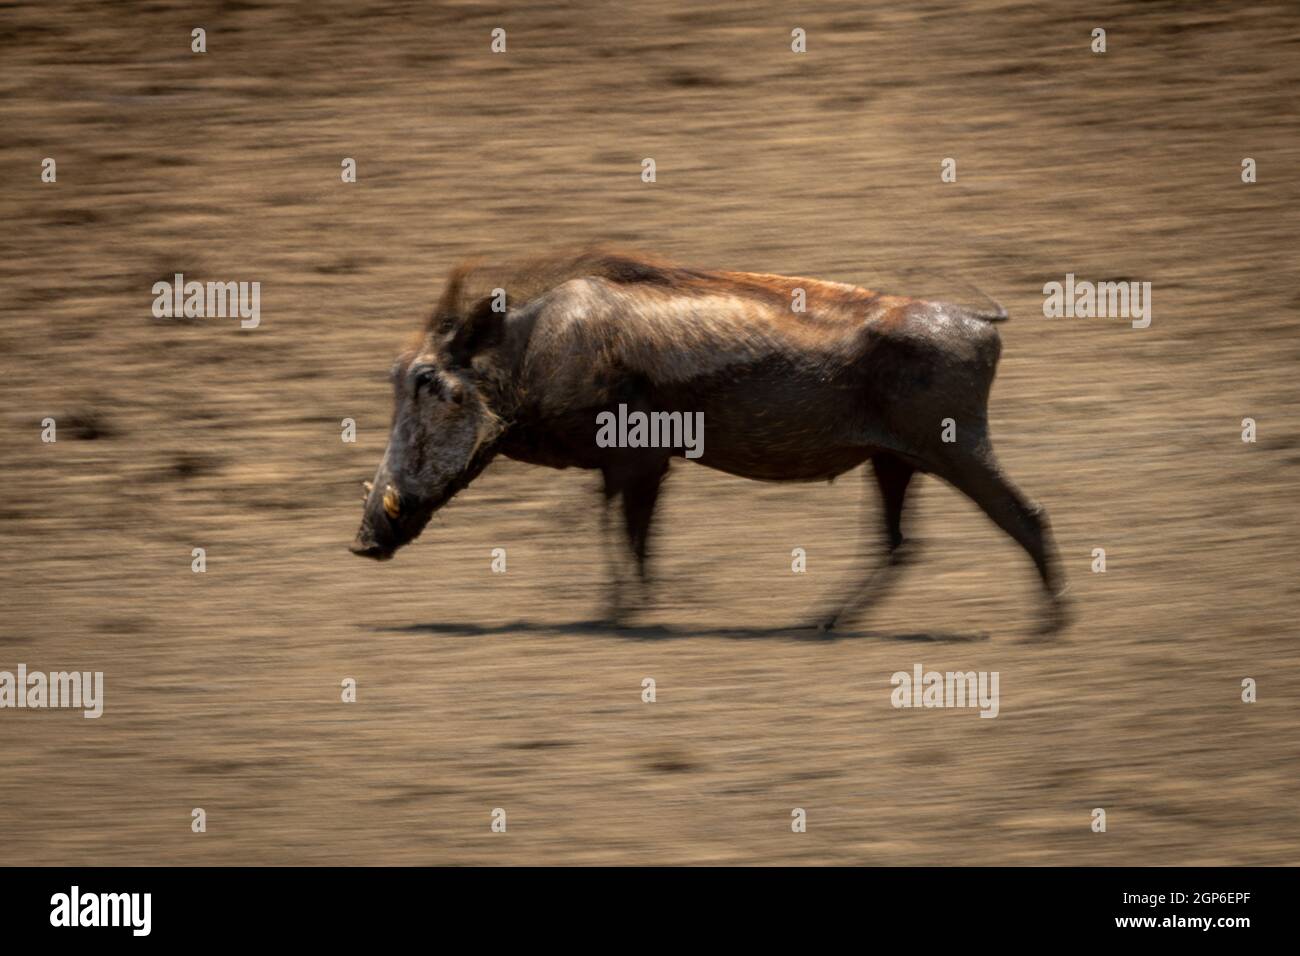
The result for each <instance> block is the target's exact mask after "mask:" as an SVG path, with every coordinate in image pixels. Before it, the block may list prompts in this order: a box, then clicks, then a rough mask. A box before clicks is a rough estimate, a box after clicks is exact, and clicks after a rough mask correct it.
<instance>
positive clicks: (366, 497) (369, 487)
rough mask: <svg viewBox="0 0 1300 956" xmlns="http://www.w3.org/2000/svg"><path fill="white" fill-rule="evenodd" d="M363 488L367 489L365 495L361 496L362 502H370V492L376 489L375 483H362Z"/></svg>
mask: <svg viewBox="0 0 1300 956" xmlns="http://www.w3.org/2000/svg"><path fill="white" fill-rule="evenodd" d="M361 487H362V488H364V489H366V491H365V494H363V495H362V496H361V500H362V501H368V500H369V499H370V492H371V490H372V489H373V488H374V487H375V483H374V482H373V481H363V482H361Z"/></svg>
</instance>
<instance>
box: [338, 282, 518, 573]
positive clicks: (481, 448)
mask: <svg viewBox="0 0 1300 956" xmlns="http://www.w3.org/2000/svg"><path fill="white" fill-rule="evenodd" d="M459 297H460V289H459V279H458V277H456V276H453V279H452V282H451V283H450V284H449V286H448V290H447V292H446V293H445V294H444V296H443V301H442V303H441V304H440V305H439V308H438V311H436V312H435V313H434V316H433V319H431V320H430V322H429V325H428V327H427V329H426V330H425V331H424V333H423V334H422V336H421V339H420V341H419V342H418V344H417V346H416V348H414V349H412V350H410V351H408V352H406V353H404V354H403V355H402V356H401V357H399V358H398V360H397V362H396V363H395V364H394V365H393V369H392V373H391V377H392V382H393V424H392V429H391V431H390V432H389V436H388V448H387V450H385V452H384V458H383V460H382V461H381V462H380V463H379V469H378V470H377V471H376V472H375V477H374V480H373V481H372V482H367V483H366V494H365V510H364V513H363V515H362V517H361V527H360V529H359V530H358V531H357V537H356V540H355V541H353V542H352V545H351V549H350V550H351V551H352V553H353V554H358V555H361V556H363V557H367V558H376V559H378V560H386V559H388V558H391V557H392V556H393V552H394V551H396V550H397V549H398V548H400V547H401V546H402V545H404V544H406V543H407V542H409V541H411V540H413V539H414V538H415V537H416V536H418V535H419V533H420V532H421V531H423V530H424V526H425V525H426V524H427V523H428V521H429V518H430V517H431V516H432V515H433V513H434V512H435V511H437V510H438V509H439V508H441V507H442V506H443V505H444V504H446V502H447V501H448V500H449V499H450V498H451V497H452V496H453V495H455V494H456V492H458V491H460V489H461V488H463V487H465V485H467V484H468V483H469V482H470V481H471V480H472V479H473V478H474V477H475V476H476V475H477V474H478V473H479V472H480V471H482V470H483V468H484V467H485V466H486V465H487V463H488V462H489V461H490V460H491V458H492V456H493V454H494V452H495V445H496V439H497V438H498V437H499V436H500V434H501V431H502V428H503V425H502V422H501V419H500V418H499V417H498V415H497V414H496V412H494V411H493V409H492V408H491V407H490V404H489V401H490V396H489V392H490V389H489V387H488V384H489V380H490V375H488V374H486V372H485V369H484V367H483V363H482V362H480V363H479V367H477V368H476V367H475V363H474V357H475V355H476V354H479V353H481V352H482V351H483V350H484V349H485V348H488V347H490V346H491V345H492V344H494V343H495V341H496V339H497V338H499V335H500V331H501V326H502V321H503V319H504V316H502V315H498V314H494V313H493V312H492V310H491V304H490V302H489V301H487V300H485V301H483V302H481V303H479V304H478V305H476V306H474V307H473V308H471V309H470V310H469V311H468V314H458V311H457V307H456V306H457V302H458V300H459Z"/></svg>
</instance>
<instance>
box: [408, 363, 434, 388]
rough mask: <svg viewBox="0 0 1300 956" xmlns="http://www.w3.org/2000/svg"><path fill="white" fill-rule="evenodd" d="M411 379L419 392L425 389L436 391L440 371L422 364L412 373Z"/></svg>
mask: <svg viewBox="0 0 1300 956" xmlns="http://www.w3.org/2000/svg"><path fill="white" fill-rule="evenodd" d="M411 381H412V383H413V385H414V387H415V391H416V392H417V393H419V392H420V391H422V390H424V389H432V390H435V391H436V390H437V388H438V373H437V372H436V371H435V370H434V369H432V368H430V367H429V366H427V365H422V366H420V367H419V368H417V369H415V371H414V372H412V373H411Z"/></svg>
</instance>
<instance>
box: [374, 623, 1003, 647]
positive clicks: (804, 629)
mask: <svg viewBox="0 0 1300 956" xmlns="http://www.w3.org/2000/svg"><path fill="white" fill-rule="evenodd" d="M358 626H360V627H363V628H366V629H369V630H377V631H382V632H386V633H405V634H435V635H442V636H446V637H496V636H504V635H510V634H553V635H556V636H557V637H559V636H565V635H576V634H590V635H592V636H596V637H613V638H621V639H623V640H670V639H674V638H688V637H722V638H728V639H731V640H805V641H837V640H845V639H849V640H863V639H876V640H886V641H924V642H932V643H949V642H954V643H974V642H978V641H987V640H988V639H989V635H988V634H987V633H984V632H970V633H963V632H956V631H898V632H884V631H880V630H863V629H848V630H836V631H831V632H828V633H824V632H821V631H819V630H818V629H817V628H816V627H814V626H811V625H799V624H791V625H787V626H785V627H779V626H778V627H715V626H712V625H707V624H705V625H701V626H699V627H676V626H667V625H662V624H647V625H637V624H632V625H620V624H614V623H611V622H609V621H604V620H599V619H594V620H583V621H571V622H543V621H512V622H511V623H509V624H479V623H475V622H471V621H436V622H432V623H429V624H406V625H402V626H400V627H366V626H365V625H358Z"/></svg>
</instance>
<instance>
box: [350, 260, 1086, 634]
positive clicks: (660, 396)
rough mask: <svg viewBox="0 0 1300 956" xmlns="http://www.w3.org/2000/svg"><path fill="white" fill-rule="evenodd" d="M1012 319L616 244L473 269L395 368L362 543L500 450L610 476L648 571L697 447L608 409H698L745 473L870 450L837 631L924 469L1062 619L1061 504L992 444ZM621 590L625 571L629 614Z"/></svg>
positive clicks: (831, 468) (806, 475)
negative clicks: (385, 437)
mask: <svg viewBox="0 0 1300 956" xmlns="http://www.w3.org/2000/svg"><path fill="white" fill-rule="evenodd" d="M501 290H504V293H503V292H502V291H501ZM798 290H802V295H800V294H799V291H798ZM800 299H802V300H803V305H804V308H803V310H802V311H801V310H799V309H798V308H796V307H794V306H795V305H796V304H797V303H798V302H799V300H800ZM1005 318H1006V312H1005V311H1003V310H1001V309H1000V307H999V310H998V311H997V312H995V313H980V312H975V311H972V310H970V309H968V308H963V307H959V306H955V305H951V304H945V303H940V302H932V301H926V300H922V299H913V298H905V297H901V296H892V295H883V294H878V293H875V292H871V291H868V290H866V289H860V288H856V287H854V286H849V285H841V284H838V283H832V282H822V281H818V280H814V279H800V278H787V277H785V276H776V275H760V274H751V273H740V272H715V271H703V270H697V269H688V268H683V267H679V266H674V265H669V264H665V263H660V262H656V261H652V260H649V259H646V258H642V257H639V256H632V255H626V254H620V253H612V252H606V251H590V250H588V251H584V252H581V253H577V254H573V255H567V256H555V257H551V258H549V259H546V260H543V261H540V262H537V263H534V264H533V265H532V266H531V267H528V268H525V269H522V270H519V271H517V272H513V273H499V272H497V273H494V272H493V271H491V270H487V269H482V268H470V267H461V268H459V269H457V270H455V271H454V272H453V273H452V275H451V277H450V279H449V281H448V283H447V286H446V289H445V291H444V293H443V295H442V298H441V300H440V301H439V303H438V305H437V307H436V308H435V310H434V312H433V314H432V316H431V317H430V318H429V320H428V321H427V323H426V324H425V325H424V327H423V328H422V330H421V331H420V333H419V337H418V339H417V340H416V341H415V342H414V343H413V344H412V347H411V348H409V349H408V350H407V351H406V352H404V353H403V354H402V355H401V356H400V357H399V359H398V360H397V362H396V364H395V365H394V366H393V369H392V383H393V394H394V413H393V424H392V431H391V434H390V436H389V441H388V449H387V451H386V452H385V453H384V458H383V461H382V462H381V463H380V465H379V469H378V471H377V472H376V473H375V477H374V481H373V483H369V484H368V490H367V494H366V496H365V513H364V515H363V517H362V521H361V528H360V530H359V531H358V533H357V538H356V541H355V542H354V543H353V544H352V548H351V550H352V551H353V552H354V553H355V554H359V555H364V556H366V557H371V558H380V559H385V558H389V557H391V556H392V554H393V552H394V551H395V550H396V549H397V548H399V547H401V546H402V545H403V544H406V543H407V542H408V541H410V540H412V539H413V538H415V537H416V536H417V535H418V534H419V533H420V531H421V530H422V529H423V528H424V526H425V524H426V523H427V522H428V520H429V517H430V516H431V515H432V514H433V513H434V512H435V511H437V510H438V509H439V508H441V507H442V506H443V505H444V504H446V503H447V501H448V500H449V499H450V498H451V497H452V496H453V495H455V494H456V493H457V492H458V491H460V490H461V489H462V488H464V487H465V486H466V485H467V484H469V483H470V481H472V480H473V479H474V478H475V477H476V476H477V475H478V474H479V472H481V471H482V470H483V468H484V467H486V466H487V464H488V463H489V462H491V461H492V459H493V458H494V457H495V456H497V455H505V456H507V457H509V458H513V459H516V460H518V461H524V462H530V463H533V464H538V465H549V466H551V467H554V468H569V467H576V468H589V469H599V470H600V472H601V473H602V475H603V478H604V497H605V502H606V505H607V506H608V505H609V504H610V502H612V501H613V499H615V498H619V499H620V500H621V505H622V515H623V523H624V525H625V528H626V537H627V542H628V545H629V546H630V548H631V553H632V556H633V558H634V561H635V569H636V571H637V574H638V577H639V579H640V581H641V582H642V583H643V584H644V582H645V578H646V557H647V542H648V540H649V534H650V527H651V519H652V517H653V515H654V509H655V502H656V499H657V498H658V495H659V490H660V483H661V482H662V480H663V478H664V475H665V473H666V472H667V470H668V465H669V461H670V459H671V458H672V457H674V456H682V455H683V453H684V449H683V448H680V447H678V448H667V447H637V448H628V447H602V444H608V443H607V442H606V443H600V442H598V441H597V432H598V424H597V423H598V420H599V418H600V417H601V416H602V413H609V412H613V411H615V410H619V407H620V406H623V405H625V406H627V410H629V414H630V412H636V411H640V412H644V413H654V412H661V413H662V412H667V413H669V414H670V415H671V414H672V413H681V416H682V417H683V418H685V417H686V416H694V415H696V414H697V413H703V422H704V423H705V426H706V429H707V440H706V441H703V442H702V443H701V444H700V446H699V447H698V448H696V449H695V450H694V454H693V455H692V457H696V456H697V455H698V457H697V458H696V460H698V461H699V463H700V464H703V465H708V466H709V467H711V468H716V469H718V470H720V471H724V472H728V473H730V474H733V475H742V476H744V477H746V478H755V479H760V480H765V481H821V480H829V479H832V478H834V477H836V476H837V475H840V474H842V473H844V472H846V471H848V470H849V469H851V468H853V467H855V466H857V465H859V464H861V463H863V462H864V461H867V460H868V459H870V461H871V465H872V468H871V470H872V473H873V475H874V478H875V482H876V484H877V486H878V487H879V489H880V496H881V499H882V502H883V505H884V548H883V550H882V552H881V553H880V554H879V556H878V558H877V559H876V560H875V561H874V563H873V567H872V568H871V569H870V570H869V572H868V573H866V574H864V575H863V577H862V578H861V579H860V580H858V581H857V582H856V583H855V585H854V587H853V588H852V589H851V591H849V592H848V593H847V594H845V595H844V596H843V597H842V599H840V600H838V601H836V602H835V603H834V605H833V606H832V607H831V609H830V610H828V611H827V613H826V614H825V615H823V616H821V617H820V618H819V623H820V625H821V626H823V627H825V628H830V627H832V626H834V625H835V624H836V622H838V621H841V620H843V619H844V618H845V617H846V615H848V614H849V613H851V612H852V613H856V612H858V611H860V610H861V609H862V608H864V607H865V606H866V605H867V604H868V603H870V601H872V600H873V599H875V598H876V597H878V596H879V595H880V594H881V593H883V590H884V588H885V586H886V585H887V584H888V583H889V582H890V581H892V580H893V579H894V578H895V577H896V575H895V574H894V573H893V572H894V571H895V570H896V569H897V568H898V567H899V566H900V565H901V564H903V563H904V562H905V560H907V558H908V555H909V551H910V548H909V547H907V545H906V544H905V541H904V538H903V532H902V526H901V519H902V512H903V499H904V496H905V495H906V493H907V488H908V485H909V483H910V482H911V481H912V477H913V475H915V474H916V473H917V472H918V471H919V472H930V473H933V474H935V475H938V476H939V477H940V478H943V479H944V480H945V481H947V482H949V483H950V484H952V485H953V486H954V487H956V488H957V489H958V490H960V491H961V492H963V493H965V494H966V495H968V496H969V497H970V498H971V499H972V500H973V501H975V502H976V503H977V504H978V505H979V506H980V507H981V508H983V509H984V511H985V513H987V514H988V516H989V517H990V518H991V519H992V520H993V521H994V523H996V524H997V525H998V526H999V527H1000V528H1002V530H1003V531H1005V532H1006V533H1007V534H1009V535H1010V536H1011V537H1012V538H1014V539H1015V540H1016V542H1018V543H1019V544H1020V546H1021V547H1023V548H1024V549H1025V550H1026V551H1027V552H1029V556H1030V557H1031V558H1032V559H1033V561H1034V564H1035V565H1036V566H1037V569H1038V573H1039V575H1040V576H1041V578H1042V583H1043V587H1044V589H1045V590H1046V595H1047V614H1046V615H1045V618H1044V626H1043V630H1044V631H1051V630H1055V629H1057V628H1059V627H1060V626H1061V625H1062V624H1063V623H1064V621H1065V617H1066V614H1065V610H1066V608H1065V603H1064V600H1063V597H1062V594H1063V590H1064V588H1063V584H1064V582H1063V579H1062V577H1061V573H1060V571H1059V569H1058V560H1057V556H1056V549H1055V545H1054V544H1053V542H1052V538H1051V533H1050V531H1049V529H1048V523H1047V517H1046V515H1045V514H1044V512H1043V510H1042V509H1041V508H1039V507H1038V506H1036V505H1035V504H1033V503H1032V502H1030V501H1029V500H1028V499H1027V498H1026V497H1025V496H1024V495H1023V494H1021V493H1020V492H1019V491H1018V490H1017V489H1016V487H1015V486H1014V485H1013V484H1012V483H1011V482H1010V481H1009V480H1008V479H1007V477H1006V476H1005V475H1004V474H1003V473H1002V471H1001V470H1000V469H999V467H998V465H997V462H996V460H995V458H994V455H993V447H992V444H991V443H990V441H989V433H988V411H987V403H988V397H989V388H990V386H991V385H992V383H993V376H994V373H995V370H996V367H997V362H998V355H999V352H1000V350H1001V343H1000V340H999V337H998V334H997V330H996V329H995V328H994V326H993V325H992V324H991V323H993V322H997V321H1000V320H1002V319H1005ZM946 419H951V420H952V421H951V423H946V422H945V420H946ZM605 420H608V417H607V416H606V417H605ZM945 431H947V432H948V434H946V435H945V434H944V432H945ZM954 433H955V434H954ZM945 439H948V440H945ZM657 444H660V445H662V444H663V443H657ZM606 510H607V513H608V507H607V509H606ZM622 590H623V589H622V588H620V587H619V585H618V581H617V575H616V580H615V588H614V594H615V608H616V609H618V608H619V607H620V595H621V594H622Z"/></svg>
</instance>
